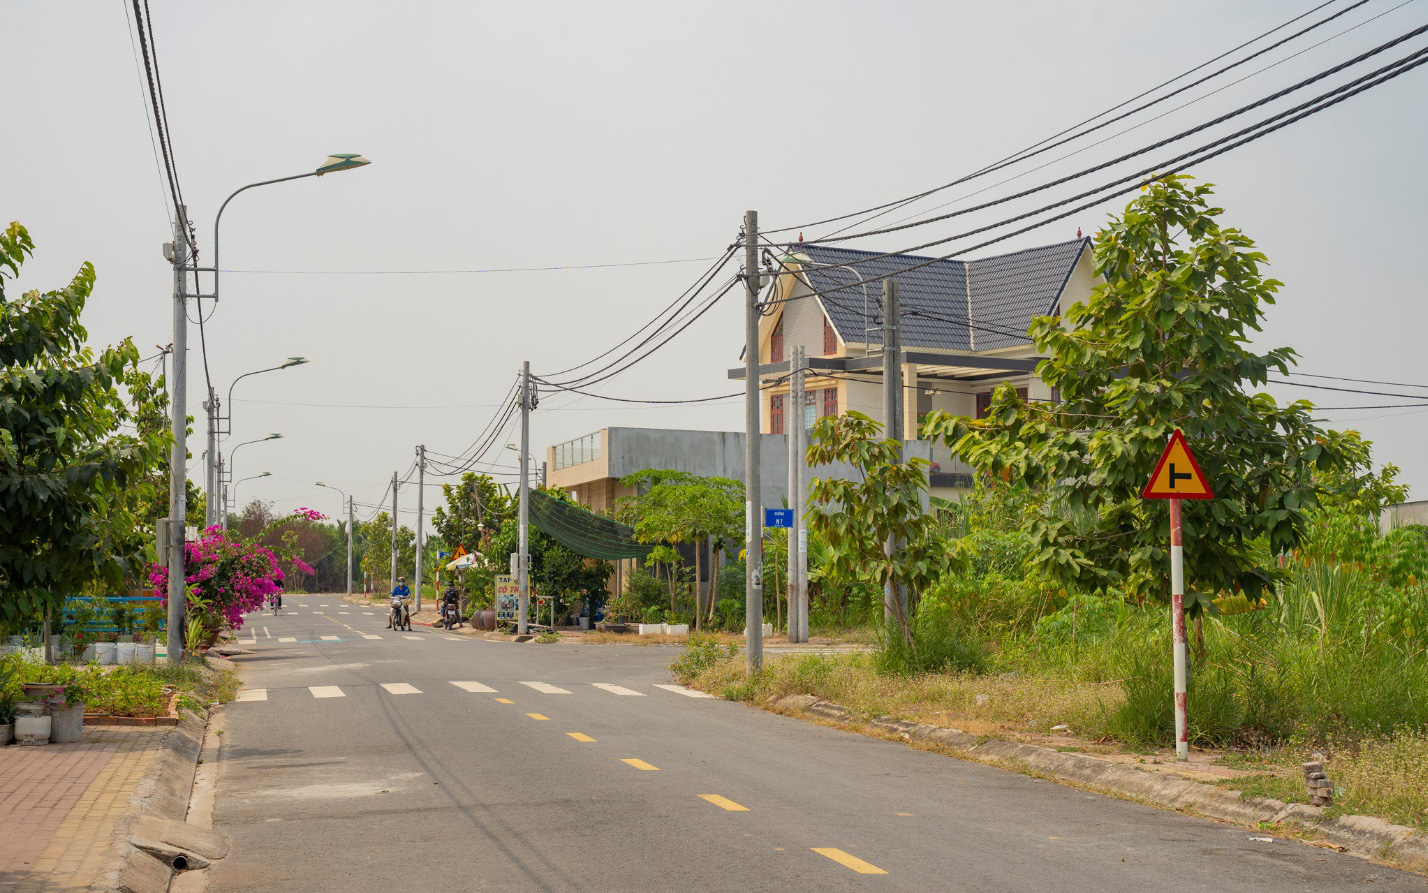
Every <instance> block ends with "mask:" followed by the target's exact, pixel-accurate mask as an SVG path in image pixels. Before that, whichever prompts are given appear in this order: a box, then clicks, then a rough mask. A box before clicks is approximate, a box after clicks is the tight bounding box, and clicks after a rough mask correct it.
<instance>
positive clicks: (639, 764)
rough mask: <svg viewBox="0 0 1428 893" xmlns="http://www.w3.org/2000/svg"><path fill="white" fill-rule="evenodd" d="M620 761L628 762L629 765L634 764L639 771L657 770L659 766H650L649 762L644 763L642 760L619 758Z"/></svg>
mask: <svg viewBox="0 0 1428 893" xmlns="http://www.w3.org/2000/svg"><path fill="white" fill-rule="evenodd" d="M620 762H622V763H628V764H630V765H631V766H634V767H635V768H636V769H639V770H640V771H641V772H658V771H659V767H658V766H651V765H650V764H649V763H646V762H645V761H644V760H621V761H620Z"/></svg>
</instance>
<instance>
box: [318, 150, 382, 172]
mask: <svg viewBox="0 0 1428 893" xmlns="http://www.w3.org/2000/svg"><path fill="white" fill-rule="evenodd" d="M371 163H372V162H370V161H368V160H367V159H365V158H363V157H362V156H361V155H353V154H350V153H337V154H335V155H329V156H327V160H326V161H324V162H323V163H322V164H320V165H318V167H317V170H316V171H314V173H316V174H317V176H319V177H320V176H322V175H323V174H330V173H332V172H333V171H345V170H351V169H352V168H354V167H362V166H363V165H366V164H371Z"/></svg>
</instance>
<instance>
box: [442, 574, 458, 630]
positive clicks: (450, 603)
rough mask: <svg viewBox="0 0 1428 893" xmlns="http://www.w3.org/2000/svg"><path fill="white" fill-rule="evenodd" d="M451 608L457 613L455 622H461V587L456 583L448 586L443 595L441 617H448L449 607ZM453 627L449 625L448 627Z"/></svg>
mask: <svg viewBox="0 0 1428 893" xmlns="http://www.w3.org/2000/svg"><path fill="white" fill-rule="evenodd" d="M448 607H449V608H451V609H452V610H453V611H454V612H455V613H456V620H455V623H457V624H459V623H460V622H461V589H460V587H458V586H457V585H456V584H455V583H452V584H451V585H450V586H448V587H447V588H446V591H445V592H443V593H442V595H441V617H442V619H443V620H444V619H445V618H446V611H447V608H448ZM450 628H451V627H450V626H448V627H447V629H450Z"/></svg>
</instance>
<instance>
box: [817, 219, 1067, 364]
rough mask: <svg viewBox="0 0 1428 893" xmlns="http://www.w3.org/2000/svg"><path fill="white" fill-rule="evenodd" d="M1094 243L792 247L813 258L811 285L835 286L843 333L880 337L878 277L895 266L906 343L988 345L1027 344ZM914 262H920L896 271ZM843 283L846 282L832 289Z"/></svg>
mask: <svg viewBox="0 0 1428 893" xmlns="http://www.w3.org/2000/svg"><path fill="white" fill-rule="evenodd" d="M1089 247H1090V240H1089V239H1075V240H1073V241H1070V242H1060V243H1058V244H1055V245H1045V246H1042V247H1039V248H1027V249H1024V250H1022V251H1015V252H1012V253H1011V254H1003V255H998V256H997V257H988V258H982V259H980V260H972V261H961V260H934V259H932V258H927V257H918V256H916V255H911V254H899V255H894V256H892V257H878V255H877V253H876V252H871V251H855V250H853V249H850V248H829V247H827V246H823V245H814V244H808V245H798V246H796V247H795V248H794V252H795V253H796V254H804V255H807V257H808V259H809V260H810V261H812V264H810V265H806V266H805V267H804V272H805V273H806V274H807V276H808V281H809V283H810V284H811V285H812V286H813V288H814V290H815V291H817V292H819V293H820V294H823V293H825V292H831V293H829V294H823V304H824V307H825V308H826V309H827V310H828V315H829V318H830V319H831V320H832V322H833V326H834V327H835V328H836V329H837V330H838V334H839V335H841V336H842V338H843V339H844V340H845V341H854V342H863V341H866V342H868V343H870V344H879V343H881V342H882V331H881V329H880V326H881V322H880V320H881V318H882V316H881V309H880V308H881V306H882V294H883V286H882V282H881V281H880V278H879V277H883V276H886V275H888V274H890V273H891V274H894V278H895V280H896V282H897V284H898V296H899V297H900V298H901V301H902V316H903V319H902V343H903V347H904V348H914V349H916V348H932V349H937V350H966V351H973V350H975V351H983V350H995V349H996V348H999V347H1014V346H1016V345H1019V344H1026V343H1027V339H1026V337H1025V336H1024V333H1025V332H1026V331H1027V329H1028V328H1030V327H1031V321H1032V320H1033V319H1035V318H1036V317H1038V316H1045V315H1046V314H1048V313H1050V312H1051V310H1052V309H1053V308H1054V307H1055V305H1056V301H1057V299H1058V298H1060V296H1061V290H1062V288H1064V287H1065V285H1066V280H1067V279H1068V278H1069V277H1070V276H1071V271H1072V270H1073V269H1074V268H1075V266H1076V262H1077V260H1078V259H1080V257H1081V252H1083V251H1086V250H1089ZM929 260H930V261H932V262H931V263H928V261H929ZM839 264H853V266H848V267H843V266H838V265H839ZM920 264H926V265H925V266H919V265H920ZM910 267H917V269H914V270H910V271H909V272H906V273H898V271H899V270H908V268H910ZM868 280H872V281H871V282H869V281H868ZM840 286H848V287H846V288H841V289H840V290H838V291H832V290H833V289H839V288H840ZM919 311H920V312H921V314H919Z"/></svg>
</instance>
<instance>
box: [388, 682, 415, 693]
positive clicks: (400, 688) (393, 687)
mask: <svg viewBox="0 0 1428 893" xmlns="http://www.w3.org/2000/svg"><path fill="white" fill-rule="evenodd" d="M382 687H383V688H385V689H386V690H387V693H388V694H393V695H419V694H421V689H419V688H417V687H416V686H415V685H408V684H407V683H405V682H383V683H382Z"/></svg>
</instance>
